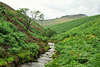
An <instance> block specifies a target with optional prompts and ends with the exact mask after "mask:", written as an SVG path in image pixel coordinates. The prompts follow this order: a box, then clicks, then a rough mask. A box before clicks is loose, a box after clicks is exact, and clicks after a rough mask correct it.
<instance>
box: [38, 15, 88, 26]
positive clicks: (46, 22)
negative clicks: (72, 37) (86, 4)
mask: <svg viewBox="0 0 100 67" xmlns="http://www.w3.org/2000/svg"><path fill="white" fill-rule="evenodd" d="M83 17H87V16H86V15H84V14H76V15H66V16H62V17H60V18H55V19H48V20H44V21H43V22H41V21H37V22H38V23H39V24H40V25H42V26H50V25H55V24H60V23H64V22H67V21H71V20H75V19H79V18H83Z"/></svg>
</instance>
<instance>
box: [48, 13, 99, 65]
mask: <svg viewBox="0 0 100 67" xmlns="http://www.w3.org/2000/svg"><path fill="white" fill-rule="evenodd" d="M89 18H90V17H89ZM91 18H92V19H90V20H87V21H85V23H84V24H82V25H80V26H77V27H75V28H73V29H71V30H69V31H67V32H64V33H62V34H59V35H57V36H55V37H53V38H52V39H54V40H57V42H56V45H55V46H56V54H55V55H54V56H53V58H54V60H53V62H52V63H49V64H48V65H47V67H99V66H100V64H99V63H100V15H97V16H92V17H91Z"/></svg>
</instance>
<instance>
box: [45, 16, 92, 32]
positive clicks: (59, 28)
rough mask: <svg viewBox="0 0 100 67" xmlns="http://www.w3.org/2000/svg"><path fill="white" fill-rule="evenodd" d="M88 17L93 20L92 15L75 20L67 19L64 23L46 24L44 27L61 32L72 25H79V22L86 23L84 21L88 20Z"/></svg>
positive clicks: (72, 26)
mask: <svg viewBox="0 0 100 67" xmlns="http://www.w3.org/2000/svg"><path fill="white" fill-rule="evenodd" d="M90 19H91V20H94V17H86V18H81V19H76V20H72V21H68V22H64V23H60V24H56V25H51V26H47V27H46V28H50V29H52V30H55V31H56V32H57V33H62V32H65V31H68V30H70V29H72V28H74V27H77V26H80V25H81V24H84V23H87V22H86V21H89V20H90Z"/></svg>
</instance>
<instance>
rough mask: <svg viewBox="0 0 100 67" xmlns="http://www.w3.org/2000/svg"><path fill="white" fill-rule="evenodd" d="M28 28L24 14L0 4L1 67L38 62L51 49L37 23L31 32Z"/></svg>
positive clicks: (33, 24) (31, 27) (32, 26)
mask: <svg viewBox="0 0 100 67" xmlns="http://www.w3.org/2000/svg"><path fill="white" fill-rule="evenodd" d="M27 18H29V17H27ZM29 19H30V18H29ZM26 27H27V22H26V21H25V18H24V17H23V14H19V13H18V12H17V11H16V10H14V9H13V8H11V7H10V6H8V5H6V4H4V3H2V2H0V67H1V66H4V67H15V66H16V65H18V64H22V63H25V62H29V61H36V58H37V57H38V56H39V55H40V54H42V53H44V52H45V51H46V50H47V49H48V48H49V47H48V45H47V39H48V37H45V36H43V33H44V32H45V29H44V28H42V27H41V26H40V25H39V24H37V23H36V22H35V21H33V22H32V24H31V26H30V28H29V30H26Z"/></svg>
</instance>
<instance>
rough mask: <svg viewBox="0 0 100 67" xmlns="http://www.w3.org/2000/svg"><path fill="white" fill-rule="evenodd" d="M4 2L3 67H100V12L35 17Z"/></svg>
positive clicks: (0, 11) (0, 18) (0, 6)
mask: <svg viewBox="0 0 100 67" xmlns="http://www.w3.org/2000/svg"><path fill="white" fill-rule="evenodd" d="M27 11H28V9H27V8H22V9H21V8H20V9H18V10H15V9H13V8H12V7H10V6H9V5H6V4H5V3H3V2H0V67H99V66H100V14H98V15H94V16H86V15H85V14H77V15H65V16H62V17H60V18H56V19H50V20H44V21H43V22H42V23H41V22H40V21H35V20H34V19H35V18H36V16H38V15H40V16H39V19H40V18H42V19H44V18H43V16H44V15H43V14H41V12H39V11H35V12H32V11H31V14H32V16H33V15H34V13H35V18H33V17H29V16H28V15H27V13H26V12H27Z"/></svg>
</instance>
